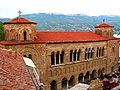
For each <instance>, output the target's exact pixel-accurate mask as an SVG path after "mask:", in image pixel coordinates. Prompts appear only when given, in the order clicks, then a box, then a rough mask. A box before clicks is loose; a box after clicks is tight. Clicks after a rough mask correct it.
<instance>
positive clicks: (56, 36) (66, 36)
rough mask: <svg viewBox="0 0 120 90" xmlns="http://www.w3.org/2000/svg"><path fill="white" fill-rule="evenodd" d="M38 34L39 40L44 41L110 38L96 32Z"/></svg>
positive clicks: (79, 40) (78, 40)
mask: <svg viewBox="0 0 120 90" xmlns="http://www.w3.org/2000/svg"><path fill="white" fill-rule="evenodd" d="M37 36H38V38H37V41H42V42H81V41H102V40H108V38H105V37H102V36H100V35H97V34H96V33H94V32H38V33H37Z"/></svg>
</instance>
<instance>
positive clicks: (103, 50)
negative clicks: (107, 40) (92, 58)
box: [102, 47, 105, 56]
mask: <svg viewBox="0 0 120 90" xmlns="http://www.w3.org/2000/svg"><path fill="white" fill-rule="evenodd" d="M104 51H105V49H104V47H103V48H102V56H104Z"/></svg>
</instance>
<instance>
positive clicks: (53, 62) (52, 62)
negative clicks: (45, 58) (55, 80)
mask: <svg viewBox="0 0 120 90" xmlns="http://www.w3.org/2000/svg"><path fill="white" fill-rule="evenodd" d="M54 64H55V58H54V52H52V53H51V65H54Z"/></svg>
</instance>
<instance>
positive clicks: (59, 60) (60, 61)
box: [59, 53, 61, 64]
mask: <svg viewBox="0 0 120 90" xmlns="http://www.w3.org/2000/svg"><path fill="white" fill-rule="evenodd" d="M60 54H61V53H59V64H61V60H60Z"/></svg>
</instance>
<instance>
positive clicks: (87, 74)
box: [84, 71, 90, 84]
mask: <svg viewBox="0 0 120 90" xmlns="http://www.w3.org/2000/svg"><path fill="white" fill-rule="evenodd" d="M89 77H90V72H89V71H88V72H87V73H86V75H85V76H84V83H85V84H88V82H89V80H90V78H89Z"/></svg>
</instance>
